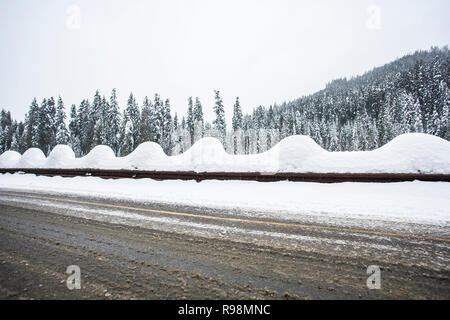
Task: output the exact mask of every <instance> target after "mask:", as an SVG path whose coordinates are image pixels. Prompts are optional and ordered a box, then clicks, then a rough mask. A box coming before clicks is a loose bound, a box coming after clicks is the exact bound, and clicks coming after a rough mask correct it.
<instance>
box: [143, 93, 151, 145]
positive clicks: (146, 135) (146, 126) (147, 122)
mask: <svg viewBox="0 0 450 320" xmlns="http://www.w3.org/2000/svg"><path fill="white" fill-rule="evenodd" d="M151 118H152V103H151V101H150V99H149V98H148V97H147V96H145V98H144V101H143V102H142V111H141V127H140V129H141V132H140V139H141V142H146V141H151V140H152V134H151V132H152V128H151V126H152V121H151V120H152V119H151Z"/></svg>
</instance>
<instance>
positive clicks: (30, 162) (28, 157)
mask: <svg viewBox="0 0 450 320" xmlns="http://www.w3.org/2000/svg"><path fill="white" fill-rule="evenodd" d="M45 160H46V158H45V155H44V153H43V152H42V151H41V149H38V148H30V149H28V150H27V151H25V153H24V154H23V155H22V156H21V157H20V159H19V161H18V167H19V168H41V167H43V165H44V164H45Z"/></svg>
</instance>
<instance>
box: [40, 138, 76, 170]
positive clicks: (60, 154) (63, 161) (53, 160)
mask: <svg viewBox="0 0 450 320" xmlns="http://www.w3.org/2000/svg"><path fill="white" fill-rule="evenodd" d="M74 163H75V153H74V152H73V150H72V148H71V147H69V146H68V145H63V144H59V145H57V146H56V147H54V148H53V150H52V152H50V154H49V156H48V158H47V161H46V166H47V167H48V168H65V167H70V166H71V165H74Z"/></svg>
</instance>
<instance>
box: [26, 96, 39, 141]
mask: <svg viewBox="0 0 450 320" xmlns="http://www.w3.org/2000/svg"><path fill="white" fill-rule="evenodd" d="M38 118H39V105H38V103H37V101H36V98H34V99H33V101H32V102H31V106H30V109H29V111H28V113H27V115H26V118H25V133H24V134H25V149H29V148H32V147H37V144H36V135H37V133H36V131H37V126H38Z"/></svg>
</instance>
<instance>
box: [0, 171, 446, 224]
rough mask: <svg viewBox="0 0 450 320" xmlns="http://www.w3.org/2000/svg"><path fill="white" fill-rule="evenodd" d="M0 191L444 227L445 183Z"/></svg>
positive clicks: (79, 180)
mask: <svg viewBox="0 0 450 320" xmlns="http://www.w3.org/2000/svg"><path fill="white" fill-rule="evenodd" d="M0 188H3V189H14V190H21V191H31V192H32V191H43V192H52V193H58V194H72V195H80V196H95V197H99V198H104V199H114V200H119V199H123V200H127V201H136V202H158V203H166V204H174V205H188V206H199V207H209V208H217V209H226V210H230V211H236V210H239V211H241V212H243V213H244V214H248V215H252V216H258V217H270V218H274V217H276V218H277V219H288V220H294V221H295V220H304V219H305V218H308V217H309V218H311V219H313V218H314V219H320V220H325V219H332V218H335V219H357V220H366V221H367V220H373V221H379V220H381V221H390V222H392V221H394V222H395V221H397V222H409V223H422V224H430V225H436V226H441V227H447V226H450V197H449V195H450V183H445V182H420V181H414V182H401V183H339V184H318V183H303V182H273V183H261V182H250V181H203V182H201V183H197V182H195V181H155V180H151V179H139V180H134V179H120V180H105V179H101V178H95V177H75V178H63V177H42V176H35V175H28V174H3V175H0Z"/></svg>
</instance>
